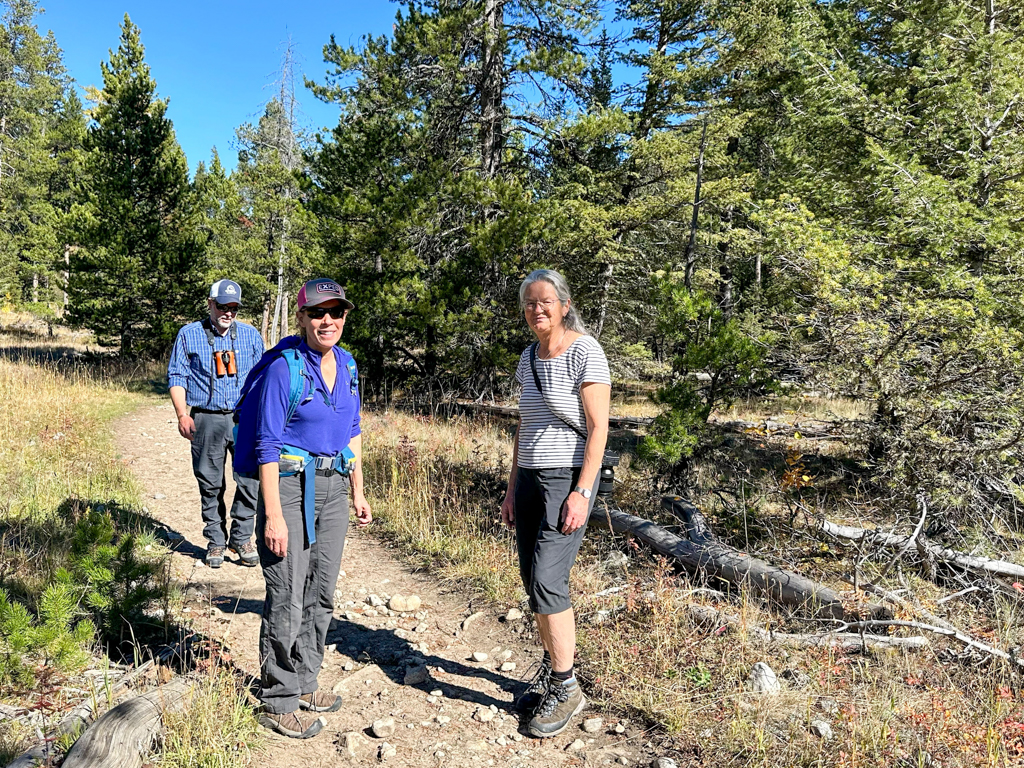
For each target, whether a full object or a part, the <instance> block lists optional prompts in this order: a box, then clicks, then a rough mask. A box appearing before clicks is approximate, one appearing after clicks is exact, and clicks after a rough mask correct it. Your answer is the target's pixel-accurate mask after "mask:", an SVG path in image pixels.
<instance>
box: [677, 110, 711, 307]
mask: <svg viewBox="0 0 1024 768" xmlns="http://www.w3.org/2000/svg"><path fill="white" fill-rule="evenodd" d="M707 138H708V120H707V118H704V127H703V128H702V129H701V132H700V150H699V151H698V152H697V186H696V187H695V188H694V190H693V216H692V217H691V218H690V239H689V240H688V241H687V242H686V253H685V254H684V255H683V264H684V267H683V269H684V272H683V284H684V285H685V286H686V290H687V291H691V290H693V270H694V268H695V267H696V266H697V219H698V216H699V215H700V202H701V201H700V187H701V183H702V182H703V180H704V149H705V147H706V146H707Z"/></svg>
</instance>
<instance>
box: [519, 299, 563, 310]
mask: <svg viewBox="0 0 1024 768" xmlns="http://www.w3.org/2000/svg"><path fill="white" fill-rule="evenodd" d="M558 303H560V302H559V301H558V300H557V299H546V300H545V301H524V302H523V308H524V309H525V310H526V311H527V312H533V310H535V309H538V308H540V309H543V310H544V311H545V312H547V311H548V310H549V309H551V308H552V307H553V306H555V304H558Z"/></svg>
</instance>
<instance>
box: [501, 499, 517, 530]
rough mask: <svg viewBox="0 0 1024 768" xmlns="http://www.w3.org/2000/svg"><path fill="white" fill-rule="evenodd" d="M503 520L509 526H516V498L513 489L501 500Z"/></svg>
mask: <svg viewBox="0 0 1024 768" xmlns="http://www.w3.org/2000/svg"><path fill="white" fill-rule="evenodd" d="M501 522H503V523H504V524H505V525H506V526H507V527H509V528H515V527H516V500H515V494H514V493H513V492H512V491H509V492H508V493H506V494H505V499H504V500H503V501H502V502H501Z"/></svg>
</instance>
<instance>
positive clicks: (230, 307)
mask: <svg viewBox="0 0 1024 768" xmlns="http://www.w3.org/2000/svg"><path fill="white" fill-rule="evenodd" d="M214 304H216V305H217V311H218V312H233V313H235V314H238V305H237V304H221V303H220V302H219V301H215V302H214Z"/></svg>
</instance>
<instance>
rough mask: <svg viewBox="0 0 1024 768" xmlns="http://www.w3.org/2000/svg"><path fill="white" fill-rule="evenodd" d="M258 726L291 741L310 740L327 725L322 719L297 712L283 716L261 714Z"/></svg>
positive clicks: (267, 713) (269, 713) (271, 713)
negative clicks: (286, 737) (275, 732)
mask: <svg viewBox="0 0 1024 768" xmlns="http://www.w3.org/2000/svg"><path fill="white" fill-rule="evenodd" d="M260 725H262V726H263V727H264V728H269V729H270V730H272V731H277V732H278V733H280V734H281V735H282V736H288V737H289V738H292V739H311V738H313V737H314V736H316V735H317V734H318V733H320V729H322V728H323V727H324V726H325V725H327V721H326V720H324V719H323V718H322V717H316V718H314V717H311V716H310V715H304V714H300V713H299V712H286V713H285V714H283V715H278V714H274V713H273V712H262V713H260Z"/></svg>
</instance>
